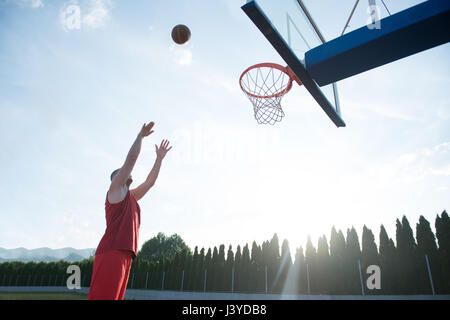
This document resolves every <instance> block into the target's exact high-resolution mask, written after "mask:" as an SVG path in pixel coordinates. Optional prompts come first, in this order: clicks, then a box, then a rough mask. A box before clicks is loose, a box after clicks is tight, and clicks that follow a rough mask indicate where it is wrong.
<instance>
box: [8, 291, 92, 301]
mask: <svg viewBox="0 0 450 320" xmlns="http://www.w3.org/2000/svg"><path fill="white" fill-rule="evenodd" d="M0 300H87V294H81V293H74V292H0Z"/></svg>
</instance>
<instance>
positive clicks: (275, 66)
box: [239, 62, 302, 99]
mask: <svg viewBox="0 0 450 320" xmlns="http://www.w3.org/2000/svg"><path fill="white" fill-rule="evenodd" d="M257 68H273V69H277V70H280V71H281V72H284V73H285V74H286V75H287V76H288V77H289V83H288V84H287V86H286V88H284V89H283V90H281V91H280V92H277V93H274V94H272V95H269V96H259V95H256V94H253V93H251V92H248V91H247V90H246V89H245V88H244V87H243V85H242V78H243V77H244V75H245V74H246V73H247V72H249V71H250V70H253V69H257ZM292 81H295V82H297V83H298V85H300V86H301V85H302V82H301V81H300V79H298V78H297V76H296V75H295V74H294V72H293V71H292V70H291V69H290V68H289V67H283V66H281V65H279V64H276V63H270V62H265V63H258V64H255V65H253V66H251V67H248V68H247V69H246V70H245V71H244V72H242V74H241V77H240V78H239V86H240V87H241V89H242V91H244V92H245V93H246V94H247V95H249V96H252V97H254V98H260V99H270V98H276V97H279V96H283V95H285V94H286V93H288V92H289V91H290V90H291V89H292Z"/></svg>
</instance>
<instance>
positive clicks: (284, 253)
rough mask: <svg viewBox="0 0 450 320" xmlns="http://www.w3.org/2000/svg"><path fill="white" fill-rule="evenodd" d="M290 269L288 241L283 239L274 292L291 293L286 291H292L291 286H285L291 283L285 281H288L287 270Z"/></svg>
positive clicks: (290, 260)
mask: <svg viewBox="0 0 450 320" xmlns="http://www.w3.org/2000/svg"><path fill="white" fill-rule="evenodd" d="M291 269H292V258H291V251H290V249H289V242H288V241H287V240H286V239H284V240H283V243H282V245H281V258H280V266H279V269H278V272H277V275H276V278H277V281H276V285H275V291H276V292H286V293H292V292H287V291H289V290H290V291H292V290H293V289H292V288H291V287H289V288H288V287H287V286H288V285H291V283H287V281H290V280H291V279H287V276H288V273H289V271H291Z"/></svg>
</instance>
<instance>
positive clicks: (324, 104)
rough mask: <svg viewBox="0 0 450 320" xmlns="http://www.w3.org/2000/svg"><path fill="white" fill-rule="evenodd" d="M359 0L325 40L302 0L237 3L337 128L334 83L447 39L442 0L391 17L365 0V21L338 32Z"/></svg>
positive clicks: (447, 4) (449, 8)
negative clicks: (366, 18) (328, 39)
mask: <svg viewBox="0 0 450 320" xmlns="http://www.w3.org/2000/svg"><path fill="white" fill-rule="evenodd" d="M311 1H313V0H311ZM359 2H360V1H359V0H357V1H356V3H355V5H354V7H353V10H352V12H351V14H350V17H349V18H348V20H347V23H346V25H345V28H344V31H343V32H342V34H341V36H339V37H337V38H335V39H333V40H330V41H326V40H325V38H324V37H323V35H322V33H321V31H320V30H319V27H318V26H317V24H316V23H315V21H314V19H313V18H312V16H311V14H310V13H309V11H308V9H307V8H306V6H305V4H304V0H277V1H274V0H257V1H248V2H247V3H246V4H245V5H243V6H242V7H241V8H242V10H243V11H244V12H245V13H246V14H247V16H248V17H249V18H250V19H251V20H252V21H253V23H254V24H255V25H256V26H257V27H258V29H259V30H260V31H261V32H262V34H263V35H264V36H265V37H266V39H267V40H268V41H269V43H270V44H272V46H273V47H274V49H275V50H276V51H277V52H278V54H279V55H280V56H281V58H283V60H284V62H285V63H286V64H287V66H288V67H289V68H290V69H291V70H292V71H293V73H294V74H295V76H296V77H297V78H298V79H299V80H300V81H301V83H302V84H303V85H304V86H305V88H306V89H307V90H308V91H309V93H310V94H311V95H312V97H313V98H314V99H315V100H316V101H317V103H318V104H319V106H320V107H321V108H322V109H323V110H324V111H325V113H326V114H327V115H328V117H329V118H330V119H331V120H332V121H333V123H334V124H335V125H336V126H337V127H345V122H344V121H343V120H342V117H341V109H340V105H339V96H338V90H337V85H336V81H340V80H343V79H346V78H349V77H352V76H354V75H357V74H360V73H362V72H366V71H369V70H372V69H374V68H377V67H380V66H383V65H386V64H388V63H392V62H394V61H397V60H399V59H403V58H406V57H408V56H411V55H413V54H416V53H419V52H423V51H425V50H429V49H431V48H434V47H437V46H439V45H443V44H446V43H448V42H450V33H449V32H448V30H450V1H448V0H427V1H423V0H415V1H414V2H418V4H416V5H414V6H410V7H408V8H406V9H404V10H401V11H399V12H396V13H395V14H392V15H391V13H390V12H389V10H388V9H387V7H386V4H385V2H384V1H381V2H382V4H383V5H384V7H385V8H386V11H387V12H388V14H389V16H387V17H385V18H383V19H380V17H379V15H378V9H377V7H376V0H368V4H369V6H368V9H369V10H368V12H370V19H369V20H368V21H366V24H365V25H364V26H362V27H360V28H358V29H356V30H353V31H351V32H348V33H346V34H344V33H345V31H346V28H347V27H348V25H349V22H350V19H351V17H352V15H353V13H354V11H355V9H356V6H357V5H358V3H359ZM324 10H327V9H325V8H324ZM381 25H383V27H381Z"/></svg>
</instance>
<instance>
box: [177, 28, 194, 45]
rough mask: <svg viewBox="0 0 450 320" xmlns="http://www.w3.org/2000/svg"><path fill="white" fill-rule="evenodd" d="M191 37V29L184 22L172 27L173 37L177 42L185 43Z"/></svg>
mask: <svg viewBox="0 0 450 320" xmlns="http://www.w3.org/2000/svg"><path fill="white" fill-rule="evenodd" d="M190 38H191V30H189V28H188V27H186V26H185V25H184V24H179V25H176V26H175V27H173V29H172V39H173V41H175V43H177V44H184V43H186V42H188V41H189V39H190Z"/></svg>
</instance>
